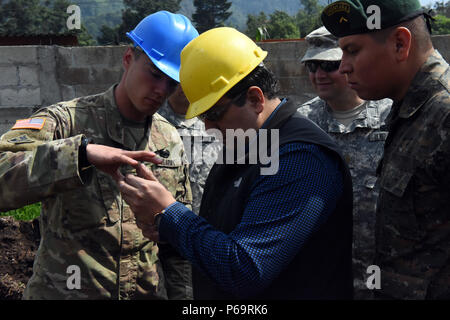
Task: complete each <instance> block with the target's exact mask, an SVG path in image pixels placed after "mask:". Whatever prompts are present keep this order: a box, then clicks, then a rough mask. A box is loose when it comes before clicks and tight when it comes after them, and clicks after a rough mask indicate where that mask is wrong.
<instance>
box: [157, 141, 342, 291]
mask: <svg viewBox="0 0 450 320" xmlns="http://www.w3.org/2000/svg"><path fill="white" fill-rule="evenodd" d="M342 192H343V178H342V173H341V172H340V170H339V162H338V161H337V160H334V159H333V158H331V157H330V156H329V155H327V154H326V153H325V152H323V151H322V149H321V148H320V147H318V146H316V145H313V144H307V143H299V142H298V143H290V144H286V145H283V146H281V147H280V158H279V171H278V172H277V173H276V174H275V175H267V176H260V177H259V179H257V181H255V183H254V185H253V187H252V188H251V194H250V197H249V198H248V203H247V206H246V208H245V211H244V212H243V215H242V220H241V222H240V223H239V224H238V225H237V226H236V228H235V229H234V230H233V231H232V232H231V233H229V234H225V233H223V232H221V231H218V230H217V229H214V228H213V227H212V226H211V225H210V224H209V223H208V222H207V221H206V220H205V219H204V218H202V217H199V216H197V215H195V214H194V213H193V212H192V211H190V210H189V209H188V208H186V207H185V206H184V205H182V204H181V203H179V202H175V203H174V204H172V205H171V206H169V207H168V208H167V209H166V211H165V214H163V215H162V217H161V222H160V227H159V232H160V237H161V240H163V241H168V242H169V243H171V244H172V245H173V246H174V247H176V248H178V250H179V252H180V253H181V254H182V255H183V256H184V257H186V258H187V259H188V260H189V261H190V262H191V263H192V264H193V265H195V266H196V267H197V268H200V269H201V270H202V271H203V272H204V273H206V274H207V275H208V276H209V277H210V278H211V279H212V280H214V282H215V283H216V284H218V285H219V286H220V287H221V288H222V289H223V290H225V291H227V292H229V293H232V294H233V295H235V296H237V297H251V296H253V295H255V294H258V293H259V292H261V291H262V290H264V289H265V288H266V287H268V286H269V285H270V283H271V282H272V281H273V280H274V279H276V278H277V276H278V275H279V274H280V273H281V272H282V271H283V270H284V269H285V268H286V267H287V266H288V265H289V263H290V262H291V261H292V259H293V258H294V257H295V256H296V255H297V254H298V252H299V251H300V250H301V249H302V247H303V246H304V245H305V243H306V242H307V240H308V239H309V238H310V237H311V235H312V234H313V233H314V232H315V231H316V230H317V229H318V228H319V227H320V226H321V225H322V224H323V223H324V222H325V221H326V220H327V218H328V217H329V215H330V214H331V213H332V212H333V211H334V209H335V208H336V204H337V202H338V200H339V198H340V196H341V195H342ZM305 263H307V261H306V262H305Z"/></svg>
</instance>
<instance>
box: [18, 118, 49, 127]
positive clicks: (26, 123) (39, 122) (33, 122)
mask: <svg viewBox="0 0 450 320" xmlns="http://www.w3.org/2000/svg"><path fill="white" fill-rule="evenodd" d="M45 120H46V119H45V118H29V119H22V120H16V124H15V125H14V126H13V127H12V128H11V130H16V129H35V130H41V129H42V128H43V127H44V124H45Z"/></svg>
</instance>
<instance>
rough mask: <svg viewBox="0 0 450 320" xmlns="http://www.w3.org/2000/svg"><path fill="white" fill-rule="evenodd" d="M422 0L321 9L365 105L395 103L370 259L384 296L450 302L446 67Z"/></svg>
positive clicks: (355, 2) (348, 2)
mask: <svg viewBox="0 0 450 320" xmlns="http://www.w3.org/2000/svg"><path fill="white" fill-rule="evenodd" d="M429 20H430V16H429V14H428V13H427V12H425V11H424V10H423V9H422V8H421V5H420V3H419V1H418V0H345V1H337V2H334V3H332V4H331V5H329V6H327V7H326V8H325V9H324V11H323V13H322V21H323V23H324V25H325V27H326V28H327V29H328V30H329V31H330V32H331V33H333V34H334V35H336V36H338V37H340V39H339V45H340V47H341V48H342V50H343V56H342V61H341V65H340V69H339V70H340V72H342V73H345V74H346V75H347V76H348V81H349V83H350V86H351V87H352V88H353V89H355V90H356V91H357V93H358V95H359V96H360V97H362V98H364V99H380V98H385V97H389V98H391V99H393V100H394V104H393V106H392V110H391V112H390V114H389V115H388V118H387V125H388V130H389V135H388V137H387V140H386V143H385V147H384V157H383V159H382V160H381V162H380V164H379V166H378V171H377V172H378V175H379V182H380V196H379V198H378V203H377V222H376V257H375V261H374V264H376V265H377V266H378V267H380V270H381V278H379V279H381V283H378V284H375V285H376V286H375V288H377V287H378V288H379V290H376V295H377V296H379V297H380V298H384V299H392V298H393V299H450V263H449V261H450V240H449V239H450V210H449V207H450V170H449V169H448V168H449V166H450V95H449V89H450V68H449V65H448V63H447V62H446V61H445V60H444V59H443V57H442V56H441V54H440V53H439V52H438V51H437V50H435V49H434V48H433V44H432V42H431V37H430V31H431V30H430V23H429Z"/></svg>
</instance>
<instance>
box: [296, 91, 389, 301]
mask: <svg viewBox="0 0 450 320" xmlns="http://www.w3.org/2000/svg"><path fill="white" fill-rule="evenodd" d="M391 105H392V100H390V99H383V100H379V101H367V102H366V108H365V110H364V109H363V111H361V113H360V114H359V115H358V116H357V118H356V119H355V120H353V121H352V123H350V125H348V126H344V125H343V124H341V123H340V122H338V120H336V119H335V118H334V117H333V114H332V110H331V108H330V107H329V106H328V105H327V103H326V102H325V101H324V100H322V99H320V98H319V97H316V98H314V99H312V100H310V101H308V102H306V103H304V104H303V105H302V106H301V107H300V108H299V109H298V111H299V112H300V113H301V114H303V115H304V116H306V117H308V118H309V119H310V120H312V121H314V122H315V123H317V124H318V125H319V127H321V128H322V129H323V130H324V131H326V132H327V133H328V134H329V135H330V136H331V137H332V138H333V139H334V140H335V141H336V143H337V144H338V146H339V147H340V148H341V151H342V154H343V156H344V158H345V159H346V161H347V164H348V166H349V168H350V172H351V175H352V180H353V199H354V205H353V208H354V209H353V274H354V287H355V293H354V297H355V298H356V299H364V298H371V296H372V294H371V292H370V291H368V289H367V287H366V284H365V281H366V278H367V273H366V270H367V267H368V266H370V265H372V264H373V258H374V247H375V239H374V237H375V234H374V228H375V211H376V202H377V197H378V189H377V188H376V187H375V182H376V172H375V171H376V167H377V165H378V162H379V160H380V159H381V157H382V155H383V145H384V140H385V139H386V137H387V131H386V129H385V126H384V120H385V118H386V117H387V115H388V113H389V110H390V107H391Z"/></svg>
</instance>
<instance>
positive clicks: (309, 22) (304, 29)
mask: <svg viewBox="0 0 450 320" xmlns="http://www.w3.org/2000/svg"><path fill="white" fill-rule="evenodd" d="M300 3H301V4H302V6H303V9H301V10H299V12H298V13H297V25H298V29H299V33H300V36H301V37H305V36H306V35H307V34H308V33H310V32H311V31H313V30H315V29H317V28H319V27H321V26H322V21H321V20H320V15H321V13H322V10H323V6H321V5H319V3H318V1H317V0H300Z"/></svg>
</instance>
